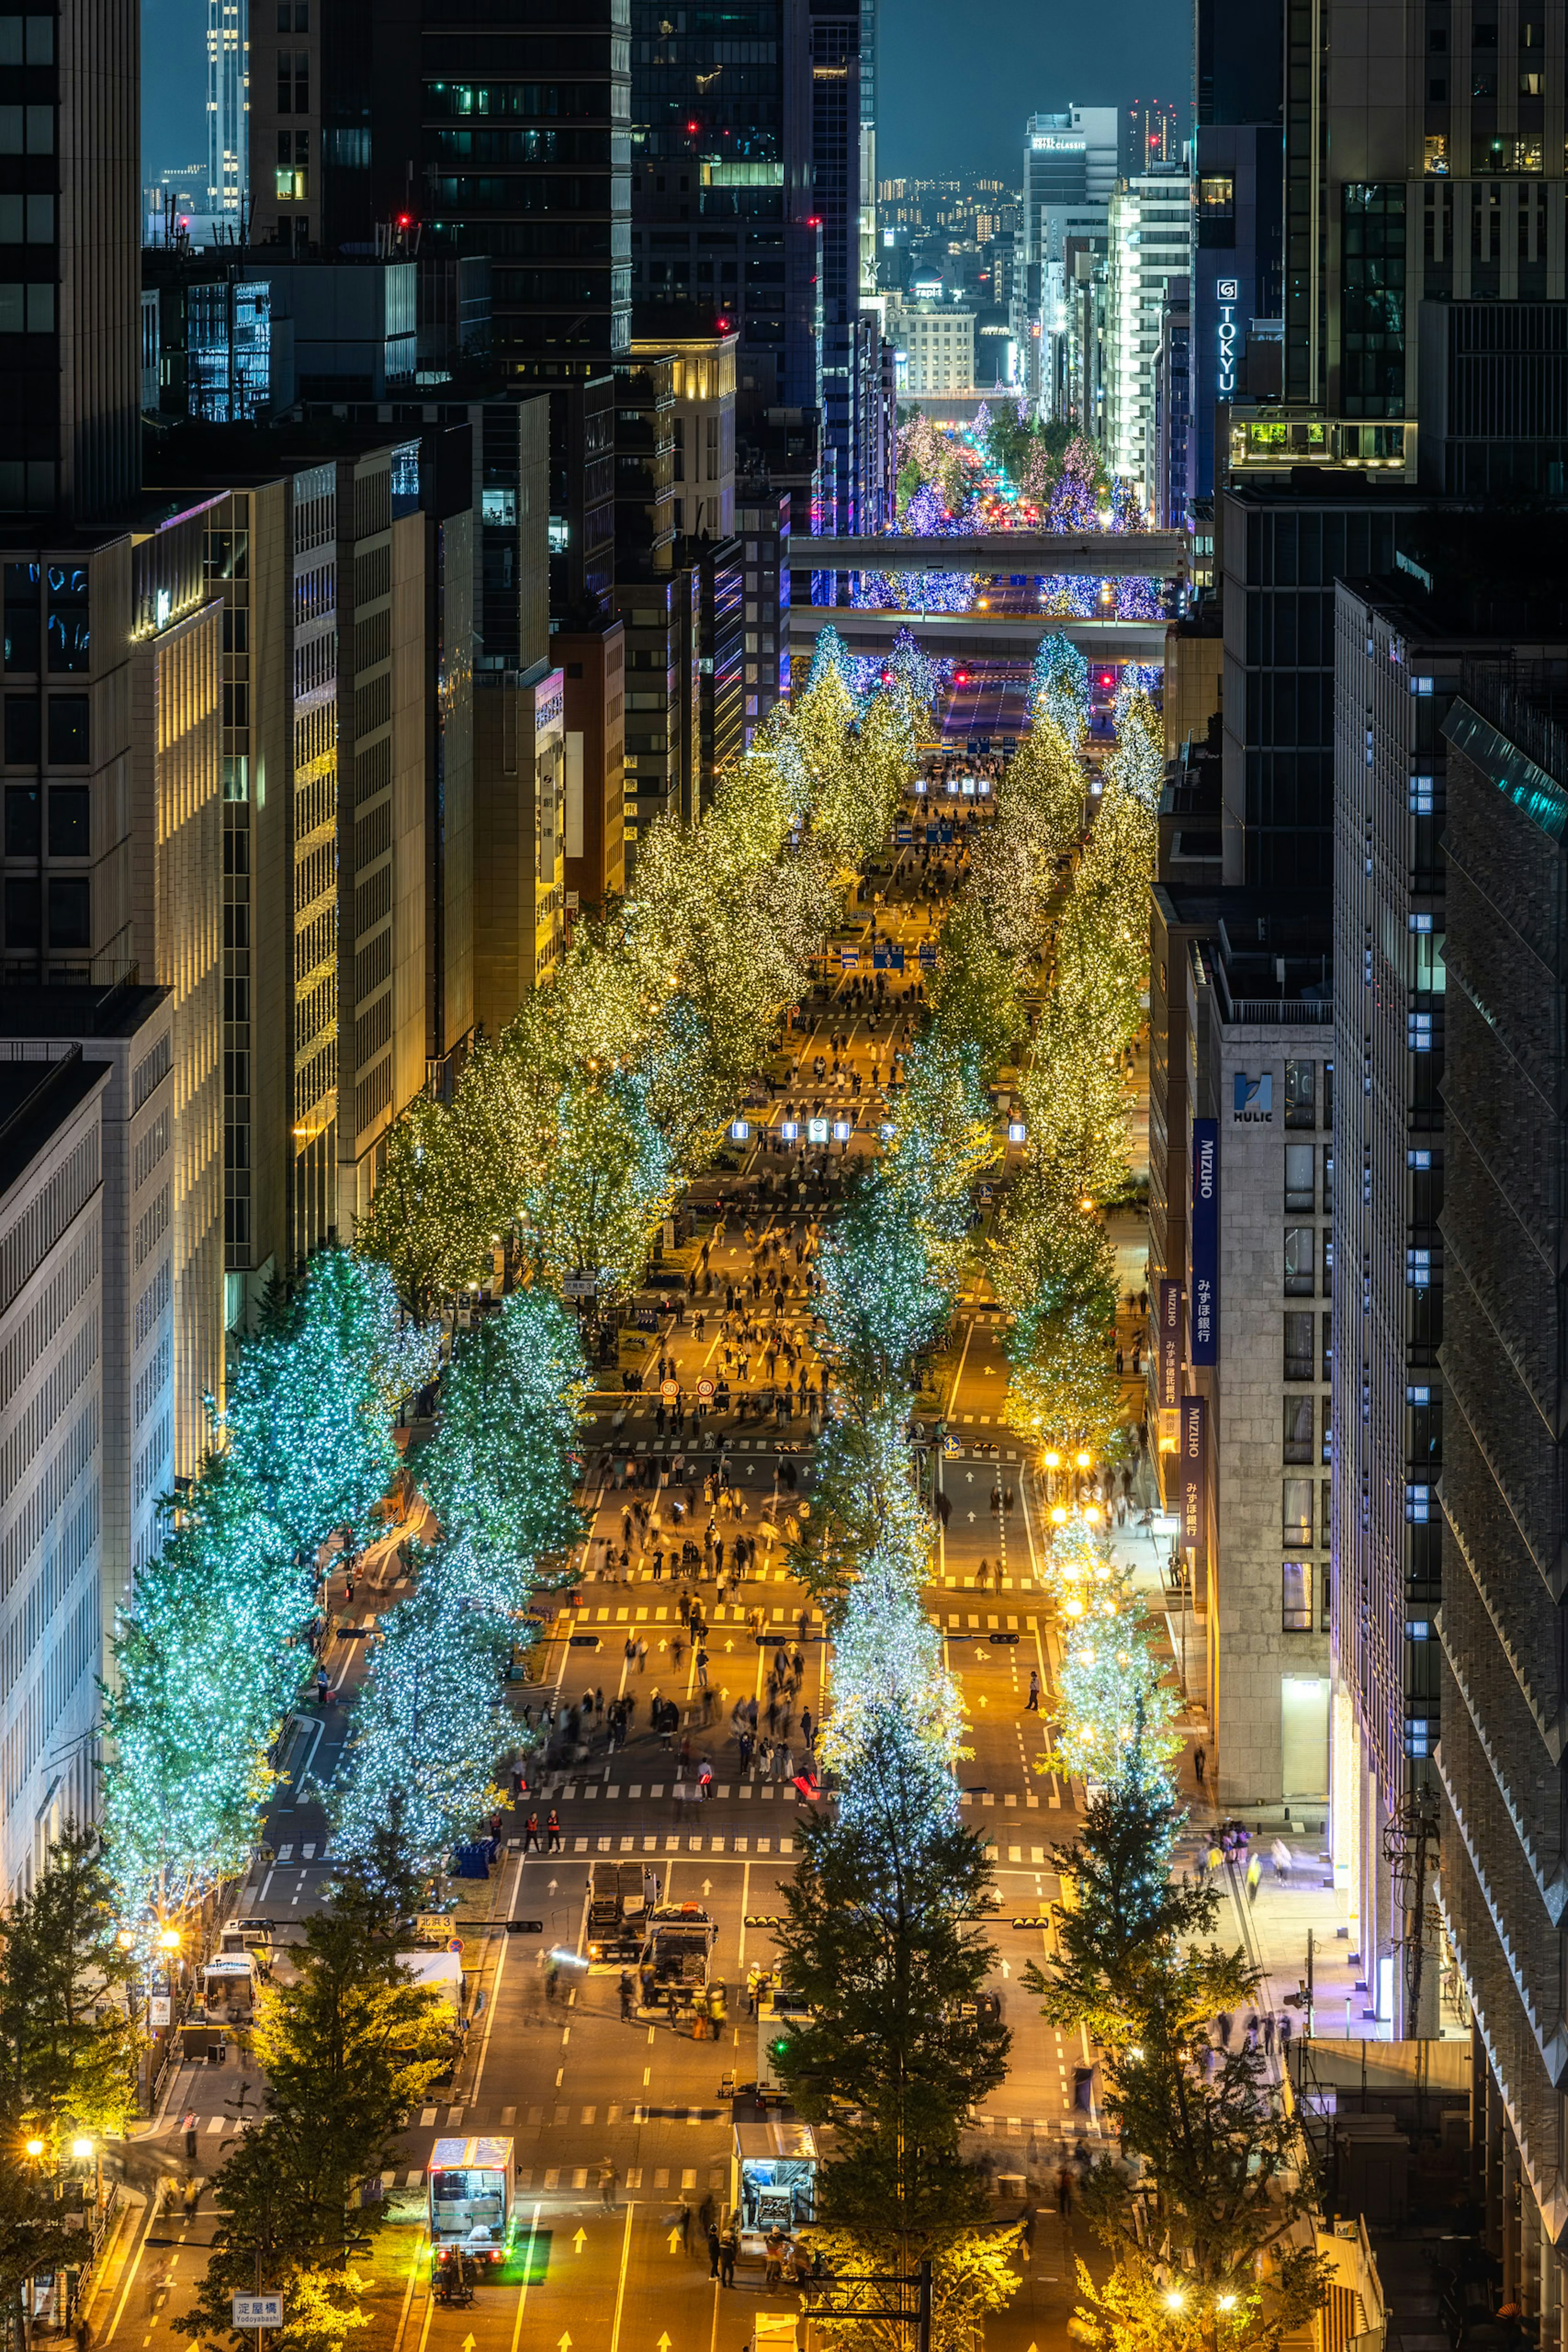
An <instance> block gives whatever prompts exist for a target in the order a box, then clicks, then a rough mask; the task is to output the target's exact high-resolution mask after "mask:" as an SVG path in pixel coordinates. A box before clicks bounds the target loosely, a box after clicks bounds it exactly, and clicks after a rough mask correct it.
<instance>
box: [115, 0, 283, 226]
mask: <svg viewBox="0 0 1568 2352" xmlns="http://www.w3.org/2000/svg"><path fill="white" fill-rule="evenodd" d="M256 5H259V0H256ZM206 40H207V12H206V8H205V5H204V0H141V176H142V179H143V181H144V182H145V181H150V180H151V179H152V174H153V173H154V172H162V171H163V170H165V169H167V168H168V167H170V166H171V165H174V164H185V163H197V162H200V163H202V166H203V169H204V170H205V168H206V162H205V159H206V152H207V150H206V140H207V134H206V107H207V56H206Z"/></svg>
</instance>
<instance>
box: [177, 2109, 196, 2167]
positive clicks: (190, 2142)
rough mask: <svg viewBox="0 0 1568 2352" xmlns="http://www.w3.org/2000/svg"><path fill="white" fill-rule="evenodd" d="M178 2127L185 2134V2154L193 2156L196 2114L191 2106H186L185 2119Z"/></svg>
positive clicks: (194, 2150)
mask: <svg viewBox="0 0 1568 2352" xmlns="http://www.w3.org/2000/svg"><path fill="white" fill-rule="evenodd" d="M180 2129H181V2130H182V2131H183V2133H184V2135H185V2154H186V2155H187V2156H189V2157H194V2155H195V2153H196V2116H195V2111H194V2109H193V2108H187V2110H186V2113H185V2120H184V2122H183V2124H182V2125H181V2126H180Z"/></svg>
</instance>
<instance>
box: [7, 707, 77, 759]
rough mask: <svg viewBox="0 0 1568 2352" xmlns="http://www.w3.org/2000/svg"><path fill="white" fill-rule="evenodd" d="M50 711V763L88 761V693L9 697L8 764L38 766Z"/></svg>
mask: <svg viewBox="0 0 1568 2352" xmlns="http://www.w3.org/2000/svg"><path fill="white" fill-rule="evenodd" d="M46 709H47V713H48V744H49V752H48V757H49V765H50V766H51V767H55V768H61V767H65V768H85V767H86V766H87V765H88V740H89V739H88V698H87V696H86V695H85V694H51V695H50V696H49V697H48V698H47V703H45V702H41V701H40V699H39V698H38V697H37V695H36V694H8V695H7V696H6V697H5V763H6V765H7V767H13V768H36V767H37V764H38V761H39V760H40V759H41V758H42V756H43V743H44V712H45V710H46Z"/></svg>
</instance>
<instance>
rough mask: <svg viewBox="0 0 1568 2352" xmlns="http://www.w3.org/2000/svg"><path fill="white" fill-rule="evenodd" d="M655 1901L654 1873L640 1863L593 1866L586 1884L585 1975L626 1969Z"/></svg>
mask: <svg viewBox="0 0 1568 2352" xmlns="http://www.w3.org/2000/svg"><path fill="white" fill-rule="evenodd" d="M658 1899H659V1880H658V1874H657V1873H656V1872H654V1871H652V1870H644V1869H643V1865H642V1864H641V1863H640V1862H596V1863H595V1864H593V1866H592V1869H591V1872H590V1874H589V1882H588V1934H587V1937H586V1948H587V1952H588V1972H589V1974H590V1976H604V1975H606V1974H608V1973H610V1972H611V1971H612V1970H614V1969H629V1968H631V1967H632V1965H633V1964H634V1962H635V1961H636V1958H637V1956H638V1954H639V1953H640V1952H641V1951H642V1948H643V1932H644V1929H645V1927H646V1925H647V1917H648V1913H649V1910H650V1909H651V1907H652V1906H653V1904H655V1903H656V1902H657V1901H658Z"/></svg>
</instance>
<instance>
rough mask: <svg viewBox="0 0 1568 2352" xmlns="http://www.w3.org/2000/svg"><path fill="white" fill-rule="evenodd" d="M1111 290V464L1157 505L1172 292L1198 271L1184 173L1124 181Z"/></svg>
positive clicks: (1113, 217) (1112, 235)
mask: <svg viewBox="0 0 1568 2352" xmlns="http://www.w3.org/2000/svg"><path fill="white" fill-rule="evenodd" d="M1107 243H1108V247H1109V252H1108V258H1107V263H1106V291H1105V335H1106V352H1105V421H1104V448H1105V463H1106V465H1107V467H1108V468H1109V469H1110V471H1111V472H1112V473H1113V474H1120V475H1122V476H1124V478H1126V479H1127V480H1128V481H1130V482H1133V483H1134V484H1135V485H1136V486H1137V488H1138V491H1139V493H1140V495H1141V497H1142V498H1143V499H1144V502H1145V505H1152V504H1153V503H1154V498H1155V483H1154V481H1153V479H1152V478H1151V471H1152V464H1153V458H1154V452H1155V439H1154V431H1155V367H1156V365H1157V362H1158V358H1159V349H1160V318H1161V312H1162V309H1163V305H1164V302H1165V297H1166V287H1167V285H1168V284H1169V283H1170V280H1171V279H1172V278H1186V276H1188V274H1189V272H1190V270H1191V268H1192V183H1191V181H1190V180H1189V179H1188V177H1187V175H1186V171H1185V170H1183V169H1180V168H1178V169H1176V170H1174V171H1169V172H1164V171H1161V172H1147V173H1143V174H1141V175H1140V176H1139V177H1138V178H1137V179H1134V180H1124V181H1123V182H1122V183H1121V184H1119V185H1118V186H1117V188H1116V189H1115V191H1114V193H1113V195H1112V197H1111V205H1110V218H1109V225H1108V229H1107Z"/></svg>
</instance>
